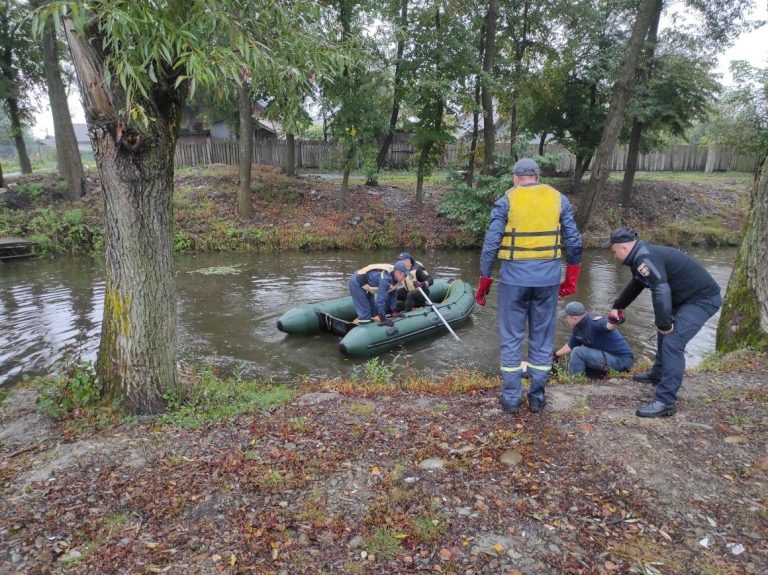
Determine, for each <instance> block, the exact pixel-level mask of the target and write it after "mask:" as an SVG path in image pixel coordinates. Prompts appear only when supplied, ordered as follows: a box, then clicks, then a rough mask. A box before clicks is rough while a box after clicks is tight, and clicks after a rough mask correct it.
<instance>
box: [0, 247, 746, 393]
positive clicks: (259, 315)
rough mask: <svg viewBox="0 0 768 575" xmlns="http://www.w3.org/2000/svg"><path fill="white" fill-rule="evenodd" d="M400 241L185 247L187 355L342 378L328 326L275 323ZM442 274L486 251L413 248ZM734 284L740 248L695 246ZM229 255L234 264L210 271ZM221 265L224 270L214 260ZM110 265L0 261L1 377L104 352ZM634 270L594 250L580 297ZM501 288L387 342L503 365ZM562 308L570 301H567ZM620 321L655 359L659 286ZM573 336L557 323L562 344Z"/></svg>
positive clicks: (425, 367)
mask: <svg viewBox="0 0 768 575" xmlns="http://www.w3.org/2000/svg"><path fill="white" fill-rule="evenodd" d="M394 255H395V252H394V251H392V252H388V251H387V252H332V253H303V252H295V253H293V252H292V253H284V254H248V255H230V254H214V255H198V256H182V257H179V258H177V260H176V278H177V289H178V310H179V314H178V320H179V361H180V362H183V363H192V364H202V363H211V364H213V365H215V366H218V367H220V368H222V369H223V370H225V371H226V370H231V369H233V368H235V367H236V366H243V367H244V368H245V370H246V373H248V374H249V375H260V376H266V377H272V378H274V379H275V380H278V381H287V380H291V379H294V378H296V377H299V376H303V375H308V376H312V377H334V376H338V375H344V374H350V373H351V372H352V370H353V369H354V368H355V366H359V365H361V364H362V363H363V362H364V360H359V359H357V360H351V359H348V358H346V357H344V356H342V355H341V354H340V353H339V352H338V350H337V344H338V339H336V338H334V337H331V336H325V335H323V336H314V337H296V336H286V335H285V334H283V333H281V332H279V331H277V329H276V327H275V323H276V321H277V318H278V317H279V316H280V315H281V314H282V313H283V312H284V311H285V310H286V309H288V308H290V307H292V306H294V305H296V304H299V303H304V302H308V301H317V300H321V299H325V298H328V297H337V296H340V295H346V292H347V281H348V278H349V275H350V273H351V272H352V271H353V270H355V269H357V268H359V267H362V266H363V265H366V264H368V263H370V262H375V261H385V262H386V261H391V260H392V259H393V257H394ZM415 255H416V257H417V258H418V259H420V260H421V261H423V262H424V263H425V264H426V265H427V267H428V268H429V269H430V270H431V272H432V274H433V275H435V276H451V277H457V276H459V277H463V278H464V279H465V280H467V281H469V282H470V283H472V284H474V283H475V281H476V279H477V270H478V252H477V251H474V250H473V251H459V250H453V251H436V252H429V253H419V252H415ZM693 255H694V256H695V257H697V258H698V259H699V260H700V261H701V262H702V263H703V264H704V265H705V266H706V267H707V269H709V271H710V272H711V273H712V274H713V276H714V277H715V279H716V280H717V281H718V283H719V284H720V285H721V286H722V287H723V288H725V286H726V284H727V282H728V277H729V275H730V270H731V265H732V262H733V259H734V256H735V251H734V250H717V251H707V252H703V251H701V252H695V253H694V254H693ZM217 266H228V267H231V268H233V269H234V270H235V272H236V273H230V274H223V275H222V274H215V273H214V274H210V273H207V272H210V271H212V270H210V268H213V267H217ZM213 271H216V270H213ZM103 277H104V273H103V266H102V263H101V262H100V261H94V260H91V259H87V258H69V257H62V258H56V259H39V260H32V261H19V262H11V263H3V264H0V325H2V326H3V327H2V331H0V383H3V382H8V381H12V380H13V379H14V378H16V377H18V376H19V375H20V374H21V373H36V372H43V373H45V372H48V371H50V370H51V369H52V366H54V365H55V364H57V362H59V363H60V362H61V360H62V358H63V357H64V356H65V355H66V354H71V355H73V356H80V357H83V358H85V359H95V356H96V351H97V349H98V344H99V339H98V338H99V330H100V322H101V316H102V313H103V299H104V281H103ZM629 278H630V273H629V269H628V268H627V267H626V266H621V265H620V264H619V263H618V262H616V261H615V260H614V259H613V257H612V256H611V254H610V252H608V251H592V252H588V253H586V254H585V263H584V268H583V272H582V274H581V278H580V282H579V292H578V293H577V294H576V296H575V297H574V298H569V300H572V299H579V300H580V301H582V302H583V303H584V304H585V305H586V306H587V307H588V308H590V309H592V310H595V311H598V312H601V313H605V312H607V310H608V309H609V307H610V305H611V302H612V301H613V300H614V298H615V297H616V296H617V295H618V294H619V292H620V291H621V289H622V288H623V286H624V285H625V284H626V282H627V281H628V280H629ZM495 295H496V290H495V289H492V291H491V295H490V297H489V298H488V305H487V306H486V307H485V308H482V309H480V308H478V309H477V311H476V312H475V313H474V317H473V318H472V320H470V321H469V322H467V323H466V324H465V325H464V326H462V328H461V329H460V330H459V331H458V334H459V336H460V337H461V342H456V341H455V340H453V338H451V337H449V336H447V335H446V336H445V337H439V338H437V339H433V340H429V341H424V342H417V343H415V344H412V345H410V346H409V347H408V348H407V349H404V350H400V351H399V352H396V353H389V354H387V355H385V356H384V358H383V359H385V360H386V361H390V360H392V359H393V358H395V357H396V358H397V362H398V364H400V365H405V364H409V365H410V366H411V367H412V368H413V369H415V370H417V371H419V372H421V373H430V372H435V373H440V372H444V371H446V370H448V369H453V368H455V367H470V368H473V369H479V370H481V371H486V372H491V373H495V372H496V370H497V366H498V361H499V360H498V356H499V344H498V334H497V330H496V297H495ZM561 307H562V304H561ZM718 317H719V316H715V317H714V318H712V319H710V321H709V322H708V323H707V325H706V326H705V327H704V328H703V329H702V331H701V332H700V333H699V334H698V335H697V336H696V338H694V339H693V341H691V343H690V344H689V347H688V350H687V357H688V361H689V365H691V364H694V363H696V362H697V361H699V360H700V359H701V357H702V355H703V354H704V353H706V352H708V351H711V350H712V349H714V343H715V328H716V325H717V319H718ZM622 332H623V333H624V335H625V336H626V337H627V339H628V340H629V342H630V344H631V345H632V346H633V348H634V349H635V351H636V352H637V354H638V355H640V356H643V357H646V358H649V359H650V358H651V357H652V355H653V352H654V349H655V330H654V327H653V310H652V307H651V301H650V295H649V294H648V293H647V291H646V292H644V293H643V294H641V296H640V297H639V298H638V299H637V300H636V301H635V302H634V303H633V305H632V306H631V307H630V308H629V309H628V310H627V323H625V324H624V325H623V326H622ZM567 337H568V331H567V328H566V326H565V325H563V324H562V323H560V324H559V325H558V334H557V342H556V345H557V346H558V347H559V346H560V345H562V343H564V341H565V338H567Z"/></svg>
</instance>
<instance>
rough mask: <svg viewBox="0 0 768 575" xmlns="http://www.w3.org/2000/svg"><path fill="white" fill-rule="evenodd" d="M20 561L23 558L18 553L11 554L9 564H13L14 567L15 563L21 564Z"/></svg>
mask: <svg viewBox="0 0 768 575" xmlns="http://www.w3.org/2000/svg"><path fill="white" fill-rule="evenodd" d="M22 559H23V557H22V556H21V555H20V554H19V553H11V563H13V564H14V565H15V564H16V563H21V560H22Z"/></svg>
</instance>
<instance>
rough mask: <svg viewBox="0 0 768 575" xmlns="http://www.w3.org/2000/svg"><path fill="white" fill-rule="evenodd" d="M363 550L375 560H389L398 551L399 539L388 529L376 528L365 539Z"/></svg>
mask: <svg viewBox="0 0 768 575" xmlns="http://www.w3.org/2000/svg"><path fill="white" fill-rule="evenodd" d="M365 548H366V550H367V551H368V553H371V554H373V555H375V556H376V559H383V560H389V559H392V558H393V557H395V555H397V552H398V551H399V550H400V539H399V538H398V536H397V534H395V533H393V532H392V531H390V530H389V529H384V528H382V527H378V528H376V529H375V530H374V531H373V533H371V534H370V535H368V536H367V537H366V538H365Z"/></svg>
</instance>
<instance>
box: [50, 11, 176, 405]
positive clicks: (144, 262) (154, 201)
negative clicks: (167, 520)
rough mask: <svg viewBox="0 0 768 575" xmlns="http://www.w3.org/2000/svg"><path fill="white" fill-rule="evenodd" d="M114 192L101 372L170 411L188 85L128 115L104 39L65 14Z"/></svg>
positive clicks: (124, 392) (97, 151)
mask: <svg viewBox="0 0 768 575" xmlns="http://www.w3.org/2000/svg"><path fill="white" fill-rule="evenodd" d="M64 27H65V31H66V35H67V42H68V44H69V47H70V51H71V53H72V61H73V63H74V66H75V70H76V71H77V76H78V81H79V84H80V90H81V94H82V96H83V108H84V110H85V115H86V119H87V121H88V126H89V132H90V136H91V142H92V144H93V150H94V157H95V159H96V165H97V167H98V170H99V175H100V178H101V183H102V187H103V190H104V193H103V194H102V198H103V201H104V226H105V242H106V254H105V262H106V289H105V296H104V315H103V320H102V329H101V342H100V345H99V352H98V359H97V362H96V372H97V374H98V376H99V379H100V380H101V382H102V384H103V385H104V386H105V393H106V395H107V396H109V397H112V398H121V399H122V400H123V403H124V406H125V408H126V409H127V410H128V411H129V412H132V413H157V412H160V411H163V410H164V409H165V399H164V395H165V394H167V393H169V392H172V391H173V390H174V389H175V388H176V286H175V278H174V272H173V269H174V262H173V253H172V247H173V246H172V238H173V234H172V228H173V208H172V198H173V155H174V150H175V147H176V140H177V138H178V129H179V124H180V122H181V111H182V107H183V102H184V100H185V97H186V87H187V86H188V84H187V83H186V82H181V83H180V85H179V86H177V87H174V86H175V82H174V81H173V80H175V78H173V77H169V79H168V80H169V81H168V82H166V83H162V84H156V85H155V86H154V87H153V89H152V90H151V91H150V94H149V98H147V99H146V100H145V102H144V105H145V108H146V109H147V113H148V114H150V115H151V116H152V117H153V119H154V120H153V121H152V122H150V123H149V124H148V125H147V126H143V127H141V128H140V127H138V126H134V125H133V124H131V123H130V120H129V119H128V118H126V117H121V116H120V114H119V112H118V111H119V110H121V109H123V108H124V107H125V94H124V93H123V91H122V89H121V87H120V85H119V83H118V82H117V81H115V79H114V78H113V82H112V83H111V84H105V83H104V82H103V80H102V78H104V77H105V72H106V70H105V66H104V59H105V55H104V54H103V53H102V52H101V50H102V46H103V44H102V39H101V36H100V35H99V33H98V30H97V29H96V28H95V26H94V25H89V26H88V27H87V28H86V30H85V32H84V37H80V36H79V35H78V33H77V31H76V29H75V26H74V24H73V22H72V20H71V19H69V18H64Z"/></svg>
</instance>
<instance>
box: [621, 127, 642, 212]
mask: <svg viewBox="0 0 768 575" xmlns="http://www.w3.org/2000/svg"><path fill="white" fill-rule="evenodd" d="M642 136H643V122H641V121H640V119H639V118H637V116H635V117H634V118H632V129H631V130H630V131H629V143H628V144H627V163H626V164H625V165H624V181H623V182H622V183H621V206H622V208H623V209H625V210H626V209H627V208H628V207H629V206H630V205H632V185H633V184H634V182H635V172H637V159H638V156H639V155H640V138H642Z"/></svg>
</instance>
